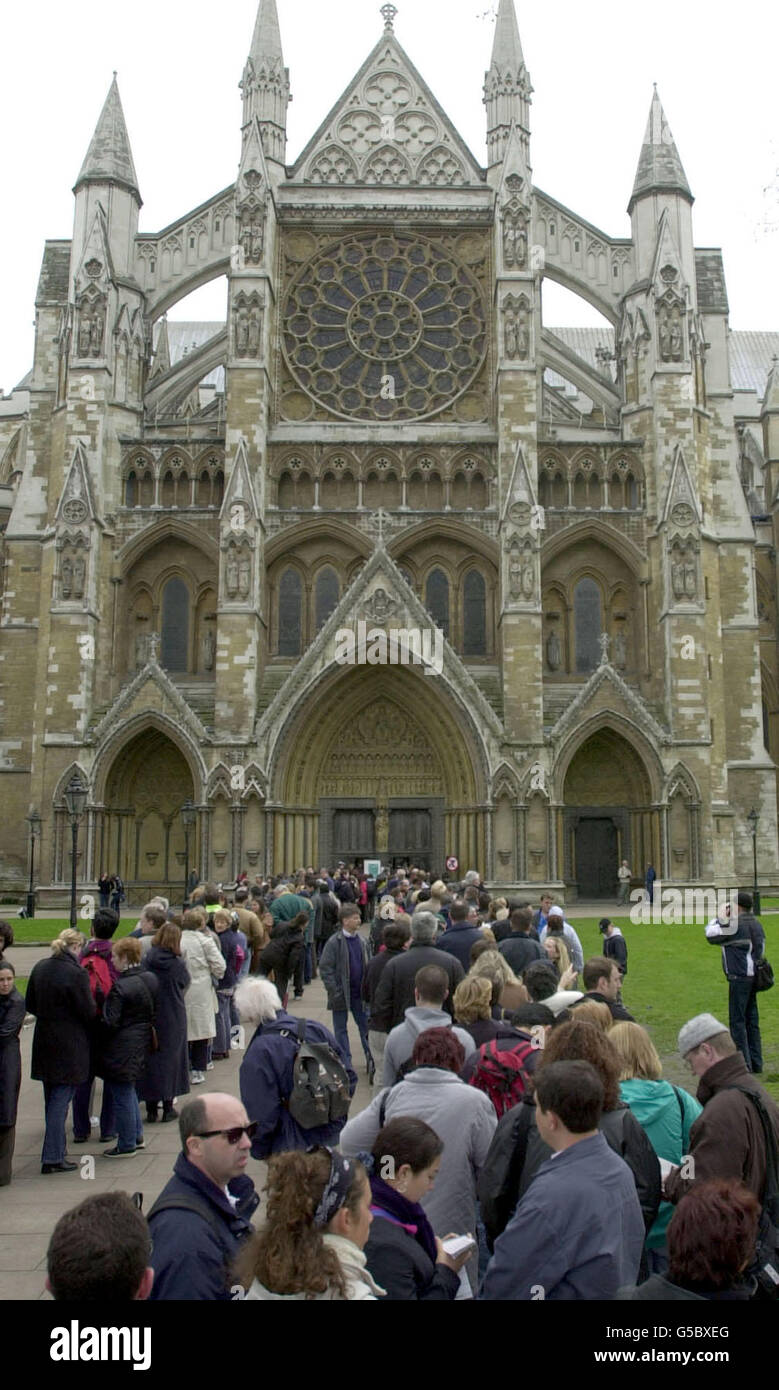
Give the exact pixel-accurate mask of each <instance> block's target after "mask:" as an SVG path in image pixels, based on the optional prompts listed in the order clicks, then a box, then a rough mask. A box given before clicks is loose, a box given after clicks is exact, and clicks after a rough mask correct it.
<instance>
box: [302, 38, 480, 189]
mask: <svg viewBox="0 0 779 1390" xmlns="http://www.w3.org/2000/svg"><path fill="white" fill-rule="evenodd" d="M291 176H292V179H293V181H295V182H299V183H306V184H322V185H325V186H326V185H334V184H335V185H341V186H349V185H355V186H362V187H375V186H377V185H378V186H380V187H381V186H383V187H408V186H412V185H413V186H417V187H422V188H424V187H427V188H462V187H467V186H471V187H473V186H474V185H481V184H483V183H484V182H485V179H486V174H485V172H484V171H483V170H482V169H481V168H480V167H479V165H478V164H477V163H476V160H475V159H474V157H473V155H472V154H471V152H470V150H469V149H468V147H467V145H466V144H465V142H464V140H462V139H461V137H460V136H459V135H458V133H457V131H456V130H455V128H454V126H453V125H452V123H451V121H450V120H449V117H448V116H447V115H446V113H445V112H444V111H443V110H442V108H441V107H440V106H439V104H438V102H437V101H436V99H435V97H434V96H433V93H432V92H431V91H430V88H429V87H428V85H427V83H426V82H425V81H424V79H423V78H422V77H421V76H420V74H419V73H418V72H417V70H416V68H415V67H414V64H413V63H412V62H411V59H410V58H409V56H408V54H407V53H406V52H405V50H404V49H403V48H402V47H401V45H400V44H399V43H398V41H397V39H396V38H395V37H394V35H392V34H390V35H388V36H385V37H384V38H382V39H381V40H380V42H379V43H378V44H377V45H376V47H375V48H374V50H373V52H372V53H371V54H370V56H369V57H368V59H367V60H366V62H365V63H364V64H363V66H362V67H361V68H360V71H359V72H358V74H357V76H356V77H355V78H354V80H353V82H352V83H351V85H350V86H349V87H347V89H346V91H345V92H344V94H343V96H342V97H341V98H340V100H339V101H337V102H336V104H335V106H334V107H333V109H332V111H331V112H330V114H329V116H328V117H327V118H326V120H325V121H324V122H323V124H322V125H321V126H320V127H319V130H318V131H317V132H316V134H315V135H314V136H313V138H312V139H311V140H310V141H309V143H308V145H307V146H306V148H305V149H304V151H303V153H302V154H301V155H300V157H299V159H298V160H297V161H296V163H295V165H294V166H293V169H292V175H291Z"/></svg>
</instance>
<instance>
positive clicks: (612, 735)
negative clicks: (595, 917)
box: [563, 728, 660, 899]
mask: <svg viewBox="0 0 779 1390" xmlns="http://www.w3.org/2000/svg"><path fill="white" fill-rule="evenodd" d="M652 800H653V798H652V787H651V780H650V777H649V774H648V772H647V769H646V766H645V764H644V761H643V759H642V757H641V755H640V754H639V753H638V752H637V750H636V749H635V748H634V747H633V745H632V743H630V742H629V741H628V739H626V738H624V737H623V736H622V735H621V734H619V733H617V732H616V730H614V729H610V728H601V729H598V730H597V731H596V732H594V733H592V734H591V735H590V737H589V738H587V739H586V740H585V741H584V743H582V744H581V746H580V747H579V748H578V749H577V751H576V752H575V753H574V755H573V757H572V758H571V761H570V763H569V764H568V770H567V772H566V775H565V781H564V785H563V804H564V807H565V810H564V812H563V843H564V876H565V881H566V886H567V888H568V889H569V890H573V891H574V892H575V893H576V895H577V897H579V898H601V899H603V898H607V899H611V898H614V897H615V896H616V892H617V870H618V868H619V865H620V862H621V860H622V859H627V861H628V863H629V865H630V867H631V869H632V870H633V874H634V876H635V877H639V878H643V875H644V870H645V869H646V866H647V864H649V863H650V862H652V861H654V863H655V866H656V868H657V870H658V873H659V872H660V822H659V818H658V813H657V808H656V807H653V805H652Z"/></svg>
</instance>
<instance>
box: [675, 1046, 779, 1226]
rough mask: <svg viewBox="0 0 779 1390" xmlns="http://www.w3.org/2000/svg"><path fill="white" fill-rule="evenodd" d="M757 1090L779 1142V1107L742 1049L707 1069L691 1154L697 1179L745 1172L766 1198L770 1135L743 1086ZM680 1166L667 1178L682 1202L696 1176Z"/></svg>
mask: <svg viewBox="0 0 779 1390" xmlns="http://www.w3.org/2000/svg"><path fill="white" fill-rule="evenodd" d="M737 1086H739V1087H741V1086H743V1088H744V1090H747V1091H754V1092H756V1094H758V1095H759V1096H760V1097H761V1099H762V1101H763V1104H764V1105H765V1107H766V1110H767V1111H768V1113H769V1115H770V1117H771V1120H772V1123H773V1128H774V1134H775V1135H776V1141H777V1144H779V1108H778V1107H777V1105H776V1102H775V1101H774V1100H772V1099H771V1097H770V1096H769V1094H768V1092H767V1091H765V1090H764V1089H763V1087H762V1086H761V1085H760V1083H759V1082H758V1080H757V1078H756V1077H754V1076H753V1075H752V1073H751V1072H749V1071H747V1069H746V1064H745V1062H744V1058H743V1057H742V1056H741V1053H740V1052H736V1053H734V1054H732V1055H731V1056H730V1057H723V1058H722V1059H721V1060H720V1061H719V1062H715V1063H714V1066H713V1067H709V1069H708V1071H706V1072H704V1073H703V1076H702V1077H701V1079H700V1082H699V1085H698V1100H699V1101H700V1102H701V1104H702V1106H703V1114H702V1115H699V1116H698V1119H697V1120H696V1121H695V1123H694V1124H693V1126H692V1129H691V1130H690V1157H691V1158H693V1159H694V1161H695V1168H694V1172H695V1181H696V1182H705V1181H706V1179H707V1178H741V1180H742V1181H743V1182H745V1183H746V1185H747V1187H748V1188H750V1189H751V1191H752V1192H754V1194H755V1196H756V1197H758V1198H759V1199H760V1200H762V1197H763V1190H764V1188H765V1179H766V1152H765V1136H764V1134H763V1126H762V1124H761V1122H760V1116H759V1115H758V1113H757V1110H756V1109H755V1106H754V1105H753V1104H752V1101H751V1100H750V1099H749V1096H745V1095H743V1094H742V1092H741V1091H740V1090H735V1089H731V1088H734V1087H737ZM681 1173H682V1170H681V1169H680V1168H675V1169H674V1170H673V1172H672V1173H670V1174H669V1176H668V1177H667V1178H666V1181H665V1194H666V1196H667V1197H668V1199H669V1200H670V1201H671V1202H678V1201H679V1200H680V1199H681V1198H682V1197H683V1196H684V1195H685V1193H686V1192H688V1191H689V1189H690V1187H691V1186H692V1181H693V1180H692V1179H691V1178H683V1177H682V1176H681Z"/></svg>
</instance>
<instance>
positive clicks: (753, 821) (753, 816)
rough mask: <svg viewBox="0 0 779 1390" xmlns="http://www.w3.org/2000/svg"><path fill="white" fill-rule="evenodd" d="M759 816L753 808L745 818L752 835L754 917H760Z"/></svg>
mask: <svg viewBox="0 0 779 1390" xmlns="http://www.w3.org/2000/svg"><path fill="white" fill-rule="evenodd" d="M759 819H760V816H759V815H758V813H757V811H756V810H755V808H754V806H753V807H752V810H751V811H750V812H749V815H748V816H747V821H748V822H749V829H750V831H751V834H752V884H753V887H752V911H753V913H754V915H755V917H759V916H760V889H759V888H758V886H757V822H758V821H759Z"/></svg>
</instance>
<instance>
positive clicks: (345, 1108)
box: [281, 1018, 352, 1129]
mask: <svg viewBox="0 0 779 1390" xmlns="http://www.w3.org/2000/svg"><path fill="white" fill-rule="evenodd" d="M306 1026H307V1025H306V1020H305V1019H304V1018H301V1019H300V1020H299V1022H298V1029H297V1043H298V1048H297V1054H296V1056H295V1065H294V1068H293V1071H292V1091H291V1093H290V1095H289V1098H288V1099H287V1101H286V1106H287V1109H288V1110H289V1113H290V1115H291V1116H292V1119H293V1120H294V1121H295V1123H296V1124H297V1125H300V1128H301V1129H317V1128H319V1127H320V1126H321V1125H330V1124H334V1123H335V1122H336V1121H338V1120H345V1119H346V1116H347V1115H348V1114H349V1106H350V1105H351V1103H352V1098H351V1095H350V1092H349V1077H348V1074H347V1071H346V1067H345V1066H344V1064H343V1062H342V1061H341V1060H340V1058H339V1057H337V1056H336V1054H335V1052H334V1051H333V1049H332V1048H331V1047H330V1044H329V1043H326V1042H306ZM281 1036H282V1037H290V1036H294V1034H290V1032H289V1030H288V1029H286V1028H285V1029H282V1030H281Z"/></svg>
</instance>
